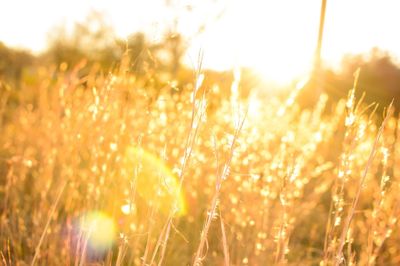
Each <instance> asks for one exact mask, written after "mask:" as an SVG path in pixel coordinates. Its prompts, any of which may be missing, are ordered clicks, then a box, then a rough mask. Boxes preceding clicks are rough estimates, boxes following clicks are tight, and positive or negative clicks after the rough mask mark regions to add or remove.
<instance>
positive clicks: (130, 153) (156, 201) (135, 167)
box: [125, 147, 186, 216]
mask: <svg viewBox="0 0 400 266" xmlns="http://www.w3.org/2000/svg"><path fill="white" fill-rule="evenodd" d="M125 160H126V161H125V163H126V166H127V167H128V169H131V170H132V176H134V178H136V186H137V192H138V194H139V195H140V197H142V198H143V199H144V200H145V201H146V202H147V203H148V204H149V205H153V206H155V207H156V208H157V209H159V210H160V211H161V212H162V213H164V214H168V213H169V212H170V210H172V209H175V210H176V212H175V213H176V214H177V215H178V216H181V215H184V214H185V213H186V206H185V199H184V195H183V192H182V191H181V189H180V188H179V182H178V179H177V177H176V176H175V175H174V174H173V173H172V171H171V170H170V169H169V167H168V166H167V165H166V164H165V163H164V162H163V161H162V160H160V159H159V158H158V157H156V156H155V155H153V154H151V153H149V152H147V151H145V150H144V149H139V148H135V147H129V148H128V149H127V152H126V158H125Z"/></svg>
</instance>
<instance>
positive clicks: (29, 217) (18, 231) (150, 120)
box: [0, 64, 400, 265]
mask: <svg viewBox="0 0 400 266" xmlns="http://www.w3.org/2000/svg"><path fill="white" fill-rule="evenodd" d="M123 67H124V64H122V67H121V69H116V70H115V71H112V72H110V73H108V74H103V73H101V72H100V71H98V70H96V69H95V68H93V70H92V71H90V72H89V74H87V75H84V76H83V77H82V75H80V70H81V69H82V65H81V66H80V65H77V66H76V67H73V68H70V67H69V66H68V65H66V64H61V65H60V66H58V67H57V68H55V67H53V68H51V67H41V68H38V69H37V74H36V78H34V79H32V80H31V81H30V82H24V83H23V84H21V86H20V88H19V89H15V88H13V87H12V86H9V85H7V84H6V83H5V82H2V84H1V101H0V128H1V134H0V173H1V175H0V199H1V201H0V202H1V204H0V210H1V218H0V247H1V253H0V255H1V256H0V258H1V259H0V261H1V262H2V264H4V265H27V264H31V263H32V264H37V265H155V264H158V263H160V264H163V265H187V264H194V265H200V264H204V265H223V264H225V265H226V264H231V265H273V264H277V265H284V264H287V265H318V264H320V265H338V264H343V265H344V264H345V263H346V264H352V263H354V264H359V265H374V264H377V265H397V264H399V263H400V256H399V255H398V254H400V250H399V249H400V245H399V243H400V238H399V229H398V228H399V227H398V218H399V215H400V206H399V198H398V193H399V192H400V191H399V189H400V187H399V174H400V173H399V170H400V169H399V166H400V157H399V155H400V154H399V147H400V146H399V145H400V140H399V139H398V132H399V129H400V126H399V122H398V118H397V117H395V116H394V115H393V113H392V112H386V115H387V118H386V120H384V121H385V123H384V124H383V125H382V136H381V137H380V138H379V139H378V131H379V127H380V125H379V123H378V121H382V119H381V115H382V114H377V113H374V112H373V108H365V106H364V105H363V104H362V103H360V104H358V100H357V99H355V98H354V93H353V92H351V93H350V94H349V97H348V99H347V100H346V99H342V100H340V101H338V102H337V103H335V104H334V105H332V106H329V108H328V107H327V101H328V96H326V95H325V94H322V95H321V97H320V98H319V100H318V102H317V103H316V104H315V105H314V106H313V107H312V108H310V109H306V110H303V109H301V108H300V107H299V106H298V105H297V102H296V100H297V95H298V93H299V91H300V90H301V88H299V90H296V89H294V90H292V92H291V95H288V96H287V98H286V99H283V100H282V99H281V98H274V97H270V98H265V99H263V98H262V97H260V96H259V95H257V94H256V92H252V93H250V94H249V96H248V97H240V95H239V94H238V92H237V90H240V75H235V78H234V81H233V85H232V92H233V93H231V96H230V97H226V95H223V94H222V93H223V92H221V90H218V88H216V87H212V86H211V85H207V86H204V85H203V84H202V73H201V71H199V72H198V73H197V74H196V76H195V77H194V78H193V82H188V83H187V84H179V85H178V86H176V84H173V83H172V82H171V83H168V84H167V85H166V86H162V87H154V86H149V85H148V84H149V83H148V82H147V80H146V79H145V78H138V77H137V76H135V75H133V74H130V73H128V72H127V71H125V70H124V69H123ZM211 107H212V108H211ZM242 123H244V124H243V125H242ZM375 141H377V142H376V143H377V145H376V147H375V148H374V149H373V145H374V143H375ZM132 149H135V150H138V152H137V153H136V154H135V156H134V157H135V158H131V156H132V154H130V153H129V150H132ZM140 151H142V152H143V154H148V156H145V157H146V158H145V157H143V158H140V157H141V156H140V154H141V152H140ZM371 152H372V155H374V157H373V158H374V160H373V161H372V163H368V159H369V157H370V156H371ZM129 156H130V157H129ZM127 157H129V158H127ZM149 158H156V159H154V162H153V163H152V162H151V160H150V159H149ZM367 166H368V168H367V170H368V171H366V176H365V181H364V182H363V183H362V184H361V188H362V190H361V196H360V200H359V202H358V204H357V206H355V212H354V215H352V221H351V223H350V226H349V228H347V227H346V226H345V225H344V221H345V220H346V219H347V218H348V217H349V214H348V213H351V209H352V207H353V206H352V205H351V203H352V201H353V199H354V198H355V196H356V193H357V190H358V189H359V188H360V180H361V176H362V175H363V173H364V171H365V170H366V167H367ZM165 169H168V170H165ZM166 172H170V173H172V174H173V175H174V177H173V178H175V179H174V181H171V180H169V181H168V178H170V176H171V174H170V173H166ZM144 180H147V181H144ZM147 183H148V186H149V188H147V187H146V184H147ZM138 184H139V185H138ZM171 184H173V185H172V187H171ZM180 187H181V188H180ZM176 189H181V192H180V193H179V194H177V193H176V191H175V190H176ZM143 190H144V192H143ZM180 194H182V195H183V196H182V199H180V198H181V196H178V197H176V195H180ZM143 195H146V196H143ZM177 198H178V199H177ZM179 200H184V203H185V206H186V210H185V213H184V215H180V214H179V213H180V210H179V208H180V204H179V202H178V201H179ZM167 201H169V202H167ZM166 206H168V207H169V209H167V210H166V209H165V208H166ZM168 207H167V208H168ZM349 210H350V211H349ZM91 213H101V215H99V216H98V217H108V218H107V219H111V220H112V221H113V223H114V225H115V231H116V234H115V236H113V238H114V240H113V241H109V243H108V244H107V245H106V248H105V250H96V248H95V247H91V246H90V245H91V241H90V239H108V238H106V237H104V238H102V234H105V233H107V232H104V231H107V229H104V227H107V226H100V227H99V226H97V225H95V224H91V225H89V228H87V226H86V227H85V226H82V224H85V221H87V220H88V218H87V217H92V216H90V215H91ZM88 215H89V216H88ZM98 219H99V221H98V223H99V224H106V225H108V224H109V222H108V221H109V220H106V222H102V221H101V220H100V219H102V218H98ZM86 224H87V223H86ZM113 230H114V229H113ZM110 231H112V230H111V228H110ZM342 234H345V235H346V238H345V246H344V248H343V253H342V250H341V248H340V245H339V242H340V237H341V235H342ZM93 236H96V237H97V238H96V237H94V238H93Z"/></svg>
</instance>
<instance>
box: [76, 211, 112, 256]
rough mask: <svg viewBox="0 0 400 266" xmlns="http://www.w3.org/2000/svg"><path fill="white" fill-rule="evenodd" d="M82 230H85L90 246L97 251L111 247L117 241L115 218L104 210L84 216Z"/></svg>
mask: <svg viewBox="0 0 400 266" xmlns="http://www.w3.org/2000/svg"><path fill="white" fill-rule="evenodd" d="M80 230H81V231H83V232H85V236H86V238H87V240H88V244H89V247H90V248H91V249H92V250H93V251H95V252H102V251H104V250H106V249H108V248H110V247H111V245H112V244H113V243H114V241H115V236H116V227H115V223H114V220H113V219H112V218H111V217H110V216H108V215H107V214H105V213H103V212H90V213H88V214H87V215H85V216H84V217H82V222H81V224H80Z"/></svg>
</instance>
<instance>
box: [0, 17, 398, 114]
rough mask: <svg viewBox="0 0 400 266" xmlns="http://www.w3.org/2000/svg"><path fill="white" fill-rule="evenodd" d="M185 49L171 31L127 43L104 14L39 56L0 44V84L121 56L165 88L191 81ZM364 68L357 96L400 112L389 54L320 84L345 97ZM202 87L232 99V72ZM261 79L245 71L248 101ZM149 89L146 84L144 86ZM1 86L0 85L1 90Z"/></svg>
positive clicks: (210, 76)
mask: <svg viewBox="0 0 400 266" xmlns="http://www.w3.org/2000/svg"><path fill="white" fill-rule="evenodd" d="M186 49H187V45H186V40H185V37H184V36H182V35H180V34H179V33H177V32H174V31H170V32H167V33H166V34H165V35H164V37H163V38H162V39H161V40H159V41H158V42H154V41H150V40H149V39H148V38H147V36H146V35H145V34H144V33H142V32H137V33H134V34H132V35H130V36H128V38H126V39H119V38H117V37H116V35H115V33H114V30H113V28H112V27H111V26H110V25H108V24H107V23H106V22H105V20H104V18H103V16H102V15H101V14H100V13H96V12H94V13H92V14H90V15H89V16H88V17H87V19H86V21H84V22H82V23H76V24H75V25H74V27H73V28H72V30H69V31H68V30H67V29H66V28H65V27H64V26H60V27H57V28H55V29H54V31H53V32H52V33H51V35H50V36H49V43H48V49H47V50H46V51H45V52H43V53H42V54H40V55H32V54H31V53H29V52H28V51H24V50H19V49H13V48H10V47H7V46H6V45H4V44H3V43H1V42H0V81H1V80H3V83H4V82H5V81H6V82H7V83H10V84H12V86H13V87H15V88H18V87H19V86H20V85H21V83H24V82H26V81H27V80H32V79H34V78H35V71H36V70H37V68H38V67H40V66H49V65H54V66H56V69H57V67H58V66H60V65H61V64H64V66H65V67H66V68H67V69H72V68H73V67H74V66H75V65H77V64H81V65H82V60H84V65H85V66H84V67H83V68H82V70H81V71H80V74H81V75H83V76H84V75H86V74H87V73H89V71H90V70H91V69H93V68H96V69H98V70H100V71H103V72H107V71H112V70H115V69H118V67H119V66H120V64H121V62H123V60H121V58H128V60H127V62H129V63H128V66H127V71H129V72H130V73H132V74H134V75H135V76H136V77H138V78H143V80H146V81H148V82H151V83H152V84H151V86H153V87H154V88H161V87H163V86H165V84H170V81H174V84H175V85H174V86H175V87H179V86H180V85H183V84H187V83H190V82H193V80H194V79H193V78H194V74H193V70H190V69H189V68H188V67H187V66H185V65H184V64H183V62H182V61H183V60H182V59H183V56H184V55H185V52H186ZM358 67H361V75H360V79H359V84H358V88H359V89H358V93H359V94H361V93H362V92H364V91H365V92H366V98H365V102H367V103H370V102H378V103H380V104H381V105H382V106H386V105H388V104H389V103H390V102H391V100H392V99H394V100H395V105H396V106H397V107H398V108H397V109H399V107H400V103H399V100H400V99H399V97H400V68H399V66H398V65H397V64H396V63H395V62H394V61H393V59H392V58H391V57H390V55H389V54H388V53H386V52H383V51H380V50H378V49H373V50H372V51H371V53H370V54H369V55H367V56H366V55H349V56H346V57H345V58H344V59H343V62H342V66H341V70H340V71H333V70H332V69H324V70H322V71H321V72H320V76H321V77H320V78H322V81H321V82H320V85H321V86H322V87H323V88H324V90H325V92H327V93H328V94H329V95H330V96H331V98H332V99H338V98H342V97H345V96H346V95H347V92H348V90H349V89H350V88H352V86H353V81H354V75H353V73H354V72H355V70H356V69H357V68H358ZM205 74H206V75H205V77H206V78H205V81H204V87H207V88H208V89H214V90H218V91H219V92H221V93H220V94H221V95H222V96H223V97H224V95H225V96H228V95H229V92H230V86H231V83H232V81H233V74H232V73H231V72H223V73H220V72H216V71H211V70H207V71H206V73H205ZM258 82H259V80H258V79H257V78H256V77H255V75H254V74H253V73H252V72H251V71H250V70H248V69H243V70H242V77H241V83H240V84H241V85H240V86H241V89H242V94H243V96H244V97H246V95H247V94H248V92H249V91H250V90H251V88H253V87H256V86H258V85H259V83H258ZM146 85H148V84H146ZM0 88H1V86H0ZM311 94H315V88H313V87H312V86H309V87H308V88H306V89H305V90H304V92H303V96H302V97H303V98H304V99H308V98H310V95H311Z"/></svg>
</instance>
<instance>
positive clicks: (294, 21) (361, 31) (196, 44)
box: [0, 0, 400, 81]
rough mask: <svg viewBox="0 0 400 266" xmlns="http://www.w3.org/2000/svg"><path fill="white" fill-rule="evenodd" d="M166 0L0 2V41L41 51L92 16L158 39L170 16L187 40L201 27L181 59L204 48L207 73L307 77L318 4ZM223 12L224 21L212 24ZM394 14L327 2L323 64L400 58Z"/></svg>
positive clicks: (388, 2)
mask: <svg viewBox="0 0 400 266" xmlns="http://www.w3.org/2000/svg"><path fill="white" fill-rule="evenodd" d="M164 2H165V1H162V0H130V1H128V0H113V1H106V0H79V1H78V0H69V1H57V0H35V1H32V0H9V1H6V0H3V1H0V40H1V41H3V42H5V43H6V44H8V45H13V46H20V47H26V48H30V49H32V50H34V51H40V50H42V49H44V48H45V45H46V36H47V34H48V32H49V31H50V30H51V29H52V28H53V27H54V26H55V25H57V24H60V23H67V24H70V25H72V23H73V22H74V21H82V20H84V18H85V16H86V15H87V14H88V13H89V12H90V11H91V10H97V11H101V12H102V13H104V14H105V15H106V20H107V21H108V22H109V23H110V24H112V25H113V26H114V27H115V29H116V31H117V33H118V35H119V36H121V37H122V36H124V35H126V34H128V33H131V32H134V31H137V30H145V31H146V32H147V33H148V34H149V36H150V37H151V38H158V37H159V36H160V33H161V32H162V31H163V29H164V28H165V27H168V26H169V25H172V24H171V20H173V18H175V17H178V18H179V20H178V26H179V27H180V28H181V29H182V30H183V31H185V33H186V34H188V35H193V33H194V32H195V31H196V30H197V29H198V27H199V25H200V24H202V23H207V25H208V27H207V30H206V32H205V33H204V34H202V35H200V36H196V38H194V39H191V41H190V43H189V46H190V49H189V52H188V55H187V57H186V61H187V62H190V60H191V59H192V58H196V56H197V53H198V50H199V49H200V48H202V50H203V51H204V55H205V58H204V62H205V64H206V66H208V67H213V68H217V69H225V68H228V67H232V66H236V65H247V66H253V67H254V68H256V69H257V70H258V71H259V72H261V73H262V74H263V75H265V76H266V77H267V78H271V79H275V80H277V81H284V80H286V79H287V78H288V77H293V76H295V75H299V74H303V73H304V72H306V71H307V68H308V67H309V65H310V63H311V61H312V56H313V52H314V50H315V45H316V39H317V31H318V19H319V11H320V6H321V0H302V1H301V0H279V1H278V0H242V1H240V0H231V1H228V0H224V1H222V0H216V1H215V0H207V1H194V0H193V1H173V0H170V1H169V2H171V3H173V4H174V7H175V8H169V9H167V8H165V6H164V5H163V3H164ZM214 2H217V4H214ZM214 5H215V6H214ZM223 7H225V8H224V10H225V12H224V16H223V17H222V18H221V19H217V20H215V19H214V18H215V16H216V15H217V14H218V13H219V12H218V10H221V9H222V8H223ZM188 10H191V11H188ZM399 11H400V1H399V0H334V1H333V0H328V4H327V14H326V27H325V38H324V43H323V54H322V56H323V58H324V59H325V60H326V61H327V62H330V63H332V62H333V63H337V62H339V61H340V59H341V57H342V56H343V55H344V54H346V53H358V52H366V51H368V50H370V49H371V48H372V47H374V46H379V47H381V48H382V49H385V50H388V51H390V52H391V53H393V54H394V55H395V56H397V57H400V36H398V32H399V31H398V27H399V26H400V15H399V14H398V12H399Z"/></svg>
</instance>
